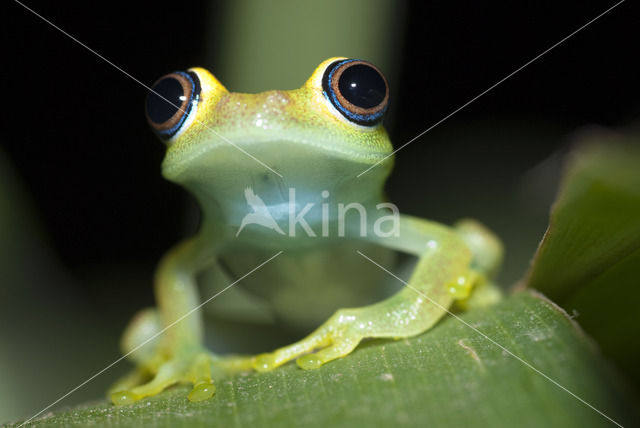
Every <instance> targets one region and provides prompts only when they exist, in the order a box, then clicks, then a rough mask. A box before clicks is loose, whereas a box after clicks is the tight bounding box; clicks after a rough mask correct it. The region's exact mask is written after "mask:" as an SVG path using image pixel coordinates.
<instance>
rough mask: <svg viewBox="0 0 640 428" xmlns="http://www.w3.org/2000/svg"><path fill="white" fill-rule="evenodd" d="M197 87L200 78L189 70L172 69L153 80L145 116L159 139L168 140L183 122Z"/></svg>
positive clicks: (197, 96) (193, 103)
mask: <svg viewBox="0 0 640 428" xmlns="http://www.w3.org/2000/svg"><path fill="white" fill-rule="evenodd" d="M200 90H201V88H200V79H198V75H197V74H196V73H195V72H193V71H176V72H174V73H170V74H167V75H165V76H163V77H161V78H160V79H158V80H157V81H156V82H155V83H154V84H153V86H152V87H151V92H149V94H148V95H147V100H146V105H145V116H146V117H147V121H148V122H149V125H151V128H153V130H154V131H155V133H156V134H157V135H158V136H159V137H160V138H161V139H162V140H165V141H166V140H169V139H170V138H171V137H173V136H174V135H175V134H176V133H177V132H178V131H179V130H180V128H181V127H182V126H183V125H184V123H185V121H186V120H187V118H188V117H189V115H190V114H192V110H194V109H195V107H196V104H197V103H198V101H199V99H200Z"/></svg>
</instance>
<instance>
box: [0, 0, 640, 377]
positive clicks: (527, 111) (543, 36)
mask: <svg viewBox="0 0 640 428" xmlns="http://www.w3.org/2000/svg"><path fill="white" fill-rule="evenodd" d="M5 3H7V5H6V6H8V12H6V13H3V21H4V22H3V25H2V29H1V31H2V36H3V37H2V39H3V40H2V42H3V45H4V46H3V57H4V58H3V61H2V70H3V86H4V88H3V93H4V95H5V97H4V99H3V101H4V102H3V110H2V115H1V117H0V119H1V125H0V126H1V127H2V128H1V129H2V138H1V140H0V141H1V148H2V151H3V152H4V154H5V155H7V157H8V159H9V162H10V163H11V164H12V166H13V168H14V169H15V173H16V174H17V176H18V177H19V180H20V185H21V186H22V188H23V190H24V192H25V194H26V195H28V203H29V206H30V208H31V211H32V212H33V213H35V217H36V224H37V225H39V226H38V230H39V231H41V232H42V236H44V239H45V242H46V243H47V245H48V246H50V247H51V248H52V252H53V253H55V256H56V257H57V258H58V259H59V265H60V266H61V267H62V269H64V270H65V272H67V273H68V274H69V275H70V276H71V277H72V278H73V281H70V282H69V283H68V284H67V285H66V287H68V288H69V290H67V291H70V292H71V293H73V294H74V295H75V296H76V297H77V298H78V299H79V300H78V301H79V302H81V304H82V305H85V306H86V307H87V308H90V310H92V311H97V312H96V313H98V314H100V316H104V317H105V318H107V319H110V317H114V318H116V319H117V321H116V322H115V324H116V325H114V330H116V329H117V331H120V330H121V328H122V327H123V326H124V324H125V323H126V321H127V320H128V318H129V316H130V315H131V314H133V312H134V311H135V309H136V308H140V307H142V306H143V305H151V304H153V297H152V287H151V283H152V282H151V278H152V275H153V269H154V266H155V264H156V263H157V261H158V259H159V258H160V257H161V255H162V254H163V253H164V252H165V251H166V250H167V249H168V248H169V247H171V246H172V245H173V244H175V243H176V242H177V241H178V240H180V239H181V237H184V236H185V235H186V234H188V233H190V232H192V231H193V230H194V228H195V225H196V224H197V214H195V213H196V212H197V211H196V209H195V204H194V202H193V201H192V200H191V198H190V197H189V196H188V195H187V194H186V192H184V191H182V190H181V189H179V188H178V187H177V186H175V185H174V184H172V183H169V182H167V181H165V180H163V179H162V177H161V176H160V162H161V160H162V157H163V151H164V146H163V145H162V144H161V143H160V142H159V141H158V140H157V139H156V138H155V136H154V135H153V134H152V132H151V131H150V130H149V129H148V127H147V125H146V123H145V119H144V114H143V103H144V98H145V95H146V91H145V89H144V88H143V87H142V86H141V85H139V84H138V83H136V82H135V81H133V80H132V79H131V78H129V77H127V76H125V75H124V74H122V73H121V72H120V71H118V70H116V69H114V68H113V67H111V66H110V65H108V64H107V63H105V62H104V61H103V60H102V59H100V58H98V57H96V56H95V55H94V54H92V53H90V52H89V51H87V50H86V49H85V48H83V47H81V46H79V45H78V44H77V43H75V42H74V41H72V40H70V39H69V38H68V37H66V36H64V35H63V34H61V33H60V32H58V31H56V30H55V29H53V28H52V27H51V26H49V25H48V24H46V23H45V22H43V21H42V20H40V19H38V18H37V17H36V16H34V15H33V14H31V13H30V12H28V11H27V10H25V9H23V8H22V7H21V6H19V5H18V4H15V3H14V4H11V2H5ZM479 3H481V2H459V1H454V2H451V1H432V2H422V1H419V2H418V1H416V2H410V3H406V4H407V7H408V9H407V11H406V12H407V13H406V16H407V19H406V22H405V24H404V26H403V29H402V31H403V34H402V36H403V43H402V60H401V61H400V63H399V64H398V69H397V70H396V71H395V76H396V81H395V85H394V87H393V88H392V103H393V104H392V105H393V111H392V114H391V116H390V117H389V118H388V120H387V122H386V126H387V128H388V129H389V131H390V134H391V137H392V141H393V142H394V144H395V146H396V147H399V146H400V145H401V144H402V143H404V142H405V141H408V140H409V139H411V138H413V137H414V136H415V135H417V134H418V133H420V132H422V131H424V130H425V129H427V128H428V127H429V126H431V125H433V124H434V123H436V122H437V121H439V120H440V119H442V118H443V117H445V116H446V115H447V114H449V113H450V112H452V111H453V110H455V109H457V108H458V107H459V106H460V105H462V104H464V103H465V102H467V101H468V100H470V99H471V98H473V97H474V96H476V95H478V94H479V93H481V92H482V91H484V90H485V89H487V88H488V87H490V86H491V85H493V84H494V83H496V82H497V81H499V80H500V79H502V78H503V77H505V76H506V75H508V74H509V73H511V72H512V71H514V70H515V69H516V68H518V67H520V66H521V65H523V64H524V63H526V62H527V61H529V60H530V59H532V58H533V57H535V56H536V55H538V54H539V53H541V52H542V51H544V50H545V49H547V48H548V47H550V46H551V45H553V44H554V43H556V42H558V41H559V40H561V39H562V38H563V37H565V36H567V35H569V34H570V33H571V32H573V31H574V30H576V29H577V28H579V27H580V26H582V25H584V24H585V23H586V22H588V21H589V20H591V19H593V18H594V17H596V16H597V15H598V14H600V13H601V12H603V11H604V10H606V9H607V8H608V7H610V6H612V5H613V4H614V2H604V1H601V2H584V1H564V2H555V1H536V2H498V3H496V2H491V4H479ZM204 4H205V2H189V4H188V7H186V6H185V4H184V3H183V2H172V3H167V4H166V5H161V4H160V3H157V2H153V3H149V4H146V3H138V2H128V3H121V4H118V3H114V2H108V3H104V2H98V3H94V2H56V3H53V2H47V3H44V2H40V3H36V2H29V3H28V5H29V6H30V7H32V8H34V9H35V10H36V11H37V12H38V13H40V14H42V15H43V16H44V17H46V18H47V19H49V20H51V21H52V22H54V23H55V24H56V25H58V26H60V27H61V28H62V29H64V30H65V31H67V32H69V33H70V34H72V35H73V36H74V37H76V38H78V39H79V40H81V41H82V42H83V43H86V44H87V45H88V46H90V47H91V48H92V49H95V50H96V51H97V52H99V53H100V54H101V55H103V56H104V57H106V58H107V59H109V60H110V61H113V62H114V63H115V64H117V65H118V66H119V67H122V68H123V69H124V70H125V71H126V72H128V73H130V74H131V75H132V76H135V77H136V78H137V79H139V80H140V81H141V82H144V83H145V84H147V85H150V84H152V83H153V82H154V81H155V79H157V78H158V77H159V76H161V75H163V74H165V73H167V72H169V71H173V70H176V69H184V68H186V67H190V66H194V65H204V66H206V67H207V68H209V69H210V70H213V71H214V72H215V64H211V63H206V64H204V63H203V61H204V60H203V58H204V57H205V53H204V52H203V50H204V46H203V39H204V35H205V30H206V29H205V24H206V19H207V17H206V14H205V12H204ZM6 6H5V7H6ZM215 7H217V8H219V11H220V13H219V15H220V16H221V17H223V16H224V8H225V5H224V3H222V2H217V4H216V6H215ZM633 9H634V8H633V6H632V2H631V1H627V2H625V3H623V4H622V5H621V6H620V7H618V8H617V9H615V10H613V11H612V12H611V13H609V14H607V15H606V16H604V17H602V18H601V19H600V20H598V21H596V22H595V23H593V24H592V25H591V26H589V27H588V28H586V29H584V30H583V31H581V32H580V33H578V34H576V35H575V36H574V37H572V38H571V39H569V40H568V41H566V42H565V43H563V44H561V45H560V46H558V47H557V48H555V49H554V50H552V51H551V52H549V53H548V54H546V55H545V56H544V57H542V58H540V59H539V60H538V61H536V62H535V63H533V64H531V65H530V66H528V67H527V68H525V69H524V70H522V71H521V72H519V73H518V74H516V75H515V76H513V77H511V78H510V79H508V80H507V81H505V82H504V83H502V84H501V85H499V86H498V87H497V88H495V89H494V90H492V91H490V92H489V93H487V94H486V95H484V96H483V97H481V98H480V99H478V100H477V101H475V102H474V103H472V104H471V105H469V106H468V107H466V108H465V109H463V110H462V111H460V112H459V113H457V114H456V115H454V116H453V117H451V118H450V119H448V120H447V121H445V122H443V123H442V124H441V125H439V126H438V127H436V128H435V129H434V130H432V131H431V132H429V133H427V134H426V135H425V136H423V137H422V138H420V139H418V140H417V141H415V142H413V143H412V144H411V145H409V146H408V147H406V148H405V149H403V150H402V151H400V152H399V153H398V155H397V156H396V168H395V170H394V173H393V175H392V177H391V178H390V180H389V183H388V186H387V192H388V194H389V196H390V199H391V200H392V201H394V202H396V203H397V204H398V205H399V207H400V209H401V210H402V211H405V212H409V213H412V214H416V215H420V216H424V217H428V218H432V219H435V220H440V221H445V222H451V221H454V220H455V219H457V218H459V217H462V216H470V217H476V218H479V219H481V220H482V221H484V222H485V223H487V224H488V225H489V226H490V227H492V228H493V229H494V230H496V231H497V232H498V233H499V234H500V235H501V236H504V237H506V238H505V241H506V242H507V251H508V253H507V254H508V256H507V257H508V258H507V262H509V257H510V254H515V256H513V263H512V264H511V266H515V267H513V268H511V270H510V271H509V269H508V268H507V273H506V274H505V275H506V276H504V281H505V282H506V283H507V284H510V283H512V282H513V281H515V280H517V279H518V278H519V277H520V276H521V275H522V273H523V272H524V268H525V267H526V262H527V259H528V257H530V256H531V255H532V254H533V251H534V250H535V244H536V243H537V240H539V238H540V237H541V235H542V233H543V231H544V227H545V226H546V220H547V212H548V209H549V203H550V202H551V200H552V198H553V194H554V192H555V189H556V181H557V178H558V165H559V162H558V157H557V156H555V155H554V154H556V153H558V152H560V153H564V152H566V150H567V148H568V147H569V146H570V143H571V141H572V138H573V137H572V135H574V133H575V132H576V131H579V130H581V129H584V127H587V126H593V125H599V126H606V127H613V128H619V129H620V128H627V127H630V126H637V120H638V117H639V116H640V102H639V99H640V97H639V96H640V86H639V84H638V78H639V76H640V67H639V65H638V62H637V56H638V50H637V40H638V28H640V14H638V13H637V7H635V11H634V10H633ZM336 13H339V11H336ZM327 29H328V31H330V30H331V27H330V23H327ZM390 36H391V35H390ZM292 37H295V35H292ZM274 49H278V47H277V46H274ZM336 55H340V53H339V52H337V53H336ZM207 56H208V57H212V56H213V55H211V54H210V53H209V55H207ZM322 59H324V58H318V62H320V61H321V60H322ZM291 60H292V61H295V56H292V59H291ZM282 66H286V65H284V64H283V65H282ZM311 71H312V70H309V74H310V73H311ZM256 72H259V70H256ZM306 77H307V76H300V82H302V81H303V80H304V79H306ZM545 159H551V161H547V162H546V163H542V165H543V167H539V166H538V165H541V162H543V161H545ZM549 162H550V163H549ZM545 165H546V166H545ZM549 165H551V167H548V168H547V166H549ZM520 241H522V242H525V241H526V245H523V246H521V247H518V245H517V244H518V242H520ZM507 264H508V265H509V263H507ZM26 266H28V263H27V264H26ZM101 272H102V273H101ZM104 272H108V273H104ZM120 272H128V273H129V274H130V275H128V276H127V280H118V277H119V276H118V275H119V273H120ZM34 299H36V300H37V299H38V297H37V296H34ZM114 314H116V315H114ZM114 337H115V336H114ZM108 340H109V341H110V342H109V343H108V344H107V345H108V347H109V348H110V349H113V350H114V351H115V346H116V345H115V342H116V340H117V338H114V339H111V338H110V339H108ZM111 342H113V343H111ZM71 346H73V344H71ZM105 346H106V345H105ZM96 364H97V363H96ZM95 367H97V365H95Z"/></svg>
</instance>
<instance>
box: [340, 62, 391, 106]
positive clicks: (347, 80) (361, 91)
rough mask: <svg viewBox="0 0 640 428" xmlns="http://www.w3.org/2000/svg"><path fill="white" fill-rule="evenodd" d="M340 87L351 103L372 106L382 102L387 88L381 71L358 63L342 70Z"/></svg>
mask: <svg viewBox="0 0 640 428" xmlns="http://www.w3.org/2000/svg"><path fill="white" fill-rule="evenodd" d="M338 88H339V89H340V93H341V94H342V96H343V97H345V98H346V99H347V101H349V102H350V103H351V104H353V105H355V106H357V107H361V108H372V107H375V106H377V105H378V104H380V103H381V102H382V100H383V99H384V96H385V92H386V90H387V88H386V86H385V84H384V80H383V78H382V76H380V73H378V72H377V71H376V70H375V69H374V68H372V67H369V66H368V65H365V64H356V65H352V66H351V67H349V68H347V69H346V70H344V71H343V72H342V75H341V76H340V81H339V82H338Z"/></svg>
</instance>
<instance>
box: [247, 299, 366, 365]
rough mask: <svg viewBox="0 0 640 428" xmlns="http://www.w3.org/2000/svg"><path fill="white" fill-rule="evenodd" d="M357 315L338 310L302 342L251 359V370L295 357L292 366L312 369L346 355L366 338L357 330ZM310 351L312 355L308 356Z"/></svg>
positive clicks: (355, 310) (349, 310) (356, 311)
mask: <svg viewBox="0 0 640 428" xmlns="http://www.w3.org/2000/svg"><path fill="white" fill-rule="evenodd" d="M359 312H360V310H359V309H341V310H339V311H338V312H336V313H335V314H334V315H333V316H332V317H331V318H329V319H328V320H327V321H326V322H325V323H324V324H323V325H322V326H320V327H319V328H318V329H316V330H315V331H314V332H313V333H311V334H310V335H309V336H307V337H305V338H304V339H302V340H300V341H298V342H296V343H293V344H291V345H289V346H285V347H283V348H280V349H277V350H275V351H274V352H271V353H266V354H260V355H257V356H255V357H254V358H253V368H254V369H255V370H257V371H260V372H265V371H269V370H273V369H275V368H276V367H279V366H281V365H283V364H285V363H286V362H288V361H291V360H293V359H295V358H297V359H296V363H297V364H298V366H299V367H300V368H302V369H305V370H308V369H316V368H319V367H320V366H322V365H323V364H325V363H327V362H329V361H332V360H335V359H337V358H341V357H344V356H346V355H348V354H350V353H351V351H353V350H354V349H355V348H356V346H358V343H360V341H361V340H362V339H363V338H364V337H366V332H365V331H363V329H361V328H357V321H358V320H359V317H360V315H359ZM313 351H316V352H315V353H312V354H311V352H313ZM305 354H306V355H305Z"/></svg>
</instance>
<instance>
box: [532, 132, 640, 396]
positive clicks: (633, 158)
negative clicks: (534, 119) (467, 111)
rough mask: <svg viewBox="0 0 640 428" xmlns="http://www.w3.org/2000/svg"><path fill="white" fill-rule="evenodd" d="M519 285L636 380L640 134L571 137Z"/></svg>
mask: <svg viewBox="0 0 640 428" xmlns="http://www.w3.org/2000/svg"><path fill="white" fill-rule="evenodd" d="M526 285H527V286H528V287H531V288H535V289H537V290H540V291H542V292H543V293H544V294H545V295H546V296H548V297H549V298H550V299H552V300H553V301H554V302H557V303H558V304H560V305H561V306H562V307H564V308H565V309H566V310H567V311H569V312H570V313H574V314H575V316H576V320H577V321H578V322H579V323H580V325H581V326H582V327H583V328H584V329H585V330H586V332H587V333H588V334H590V335H591V336H592V337H593V338H594V339H595V340H596V342H598V344H599V345H600V346H601V347H602V350H603V352H604V353H605V355H607V356H608V357H610V358H611V359H612V360H613V361H615V362H616V364H618V365H619V367H621V368H622V369H623V370H624V371H625V373H627V374H628V375H629V376H630V377H631V378H632V379H633V381H634V382H635V383H636V384H638V382H639V381H640V366H638V360H639V359H640V347H639V346H638V343H640V312H639V311H638V309H637V303H638V302H639V301H640V136H638V134H633V133H632V134H629V135H626V134H620V133H614V132H611V131H605V130H592V131H585V132H583V133H582V134H581V135H580V136H578V137H576V146H575V149H574V150H573V152H572V153H571V155H570V159H569V162H568V165H567V170H566V174H565V176H564V178H563V180H562V184H561V187H560V191H559V194H558V197H557V200H556V202H555V204H554V206H553V209H552V212H551V219H550V224H549V228H548V230H547V232H546V234H545V236H544V239H543V241H542V243H541V245H540V248H539V249H538V252H537V253H536V256H535V258H534V261H533V264H532V266H531V269H530V272H529V274H528V277H527V279H526Z"/></svg>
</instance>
